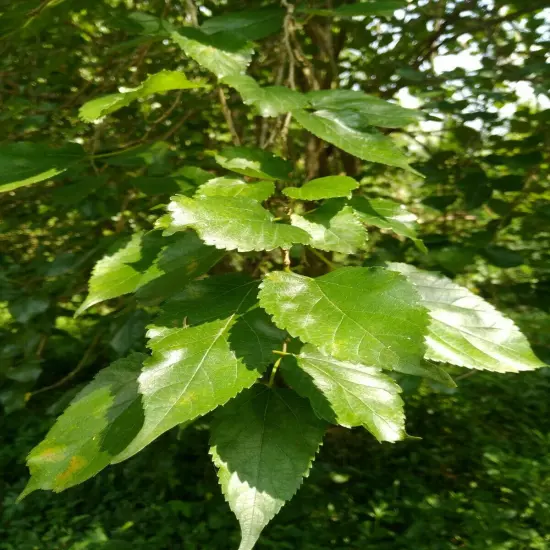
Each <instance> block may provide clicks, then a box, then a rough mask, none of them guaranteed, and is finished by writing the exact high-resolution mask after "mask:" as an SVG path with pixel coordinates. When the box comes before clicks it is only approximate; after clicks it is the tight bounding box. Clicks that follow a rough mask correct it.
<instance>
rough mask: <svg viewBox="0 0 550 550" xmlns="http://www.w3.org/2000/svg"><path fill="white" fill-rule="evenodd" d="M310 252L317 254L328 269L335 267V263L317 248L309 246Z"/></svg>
mask: <svg viewBox="0 0 550 550" xmlns="http://www.w3.org/2000/svg"><path fill="white" fill-rule="evenodd" d="M310 250H311V252H312V253H313V254H314V255H315V256H317V258H319V259H320V260H321V261H322V262H323V263H324V264H326V265H327V266H328V267H330V269H337V266H336V264H335V263H333V262H331V261H330V260H329V259H328V258H325V256H323V255H322V254H321V253H320V252H319V251H318V250H316V249H315V248H310Z"/></svg>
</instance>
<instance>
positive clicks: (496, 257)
mask: <svg viewBox="0 0 550 550" xmlns="http://www.w3.org/2000/svg"><path fill="white" fill-rule="evenodd" d="M483 255H484V256H485V258H486V259H487V261H488V262H489V263H490V264H491V265H496V266H497V267H501V268H510V267H517V266H518V265H522V264H523V263H525V260H524V259H523V256H522V255H521V254H520V253H519V252H518V251H517V250H512V249H510V248H506V247H505V246H499V245H496V244H491V245H489V246H487V247H485V249H484V250H483Z"/></svg>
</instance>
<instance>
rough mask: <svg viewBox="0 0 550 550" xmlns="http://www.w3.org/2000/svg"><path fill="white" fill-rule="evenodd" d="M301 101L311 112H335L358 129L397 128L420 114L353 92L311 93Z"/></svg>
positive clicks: (319, 91)
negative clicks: (312, 110)
mask: <svg viewBox="0 0 550 550" xmlns="http://www.w3.org/2000/svg"><path fill="white" fill-rule="evenodd" d="M305 97H306V98H307V99H308V100H309V102H310V104H311V106H312V107H313V108H314V109H315V110H325V109H326V110H328V111H337V112H338V114H339V116H340V117H341V118H342V117H343V118H345V119H346V120H347V121H348V122H351V124H350V125H351V126H352V127H354V128H357V129H361V128H364V127H367V126H381V127H383V128H400V127H402V126H407V125H408V124H411V123H413V122H416V121H417V120H418V119H419V118H420V116H421V115H420V113H418V112H417V111H413V110H412V109H405V108H404V107H401V106H400V105H396V104H395V103H390V102H388V101H384V100H383V99H380V98H378V97H373V96H370V95H367V94H364V93H363V92H359V91H355V90H314V91H312V92H308V93H307V94H306V95H305Z"/></svg>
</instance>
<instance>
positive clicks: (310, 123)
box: [293, 110, 417, 173]
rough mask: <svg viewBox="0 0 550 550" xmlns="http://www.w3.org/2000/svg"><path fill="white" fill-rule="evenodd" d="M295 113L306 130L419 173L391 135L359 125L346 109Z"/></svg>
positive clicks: (363, 156)
mask: <svg viewBox="0 0 550 550" xmlns="http://www.w3.org/2000/svg"><path fill="white" fill-rule="evenodd" d="M342 113H343V114H342ZM293 115H294V118H295V119H296V120H297V121H298V123H299V124H300V125H301V126H303V127H304V128H305V129H306V130H308V131H309V132H311V133H312V134H314V135H316V136H317V137H319V138H321V139H323V140H325V141H328V142H329V143H332V144H333V145H336V147H339V148H340V149H342V150H343V151H346V153H349V154H350V155H354V156H356V157H358V158H360V159H363V160H367V161H370V162H379V163H381V164H387V165H388V166H397V167H399V168H403V169H405V170H409V171H410V172H414V173H417V172H416V171H415V170H414V169H412V168H411V167H410V166H409V162H408V160H407V157H406V156H405V155H404V154H403V153H402V152H401V150H400V149H399V148H398V147H397V146H396V145H395V144H394V143H393V141H392V140H391V139H390V138H389V137H387V136H385V135H383V134H381V133H380V132H379V131H378V130H376V129H375V128H370V129H367V128H365V129H363V128H361V129H357V128H356V127H354V124H355V122H354V121H355V119H353V120H350V117H349V116H348V115H347V112H345V111H341V112H340V111H328V110H319V111H314V112H311V113H310V112H307V111H301V110H297V111H294V112H293Z"/></svg>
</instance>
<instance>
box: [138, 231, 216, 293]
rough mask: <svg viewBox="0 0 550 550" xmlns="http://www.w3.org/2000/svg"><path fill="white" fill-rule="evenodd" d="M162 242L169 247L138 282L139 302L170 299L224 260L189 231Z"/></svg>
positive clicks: (211, 247) (163, 249)
mask: <svg viewBox="0 0 550 550" xmlns="http://www.w3.org/2000/svg"><path fill="white" fill-rule="evenodd" d="M163 241H165V242H167V243H168V244H167V245H166V246H164V247H163V248H162V250H161V252H160V254H159V255H158V256H157V258H156V259H155V261H154V262H153V264H152V265H151V267H150V268H148V269H147V271H146V272H145V273H144V275H143V277H142V278H141V279H140V281H139V285H138V287H137V289H136V297H137V298H138V299H139V300H153V299H154V300H158V299H165V298H167V297H168V296H171V295H172V294H174V292H178V291H180V290H181V289H182V288H183V287H185V285H187V283H189V282H190V281H192V280H193V279H196V278H197V277H199V276H200V275H203V274H204V273H206V272H207V271H208V270H209V269H210V268H211V267H213V266H214V265H215V264H217V263H218V262H219V261H220V260H221V259H222V258H223V256H224V253H223V252H222V251H220V250H218V249H216V248H214V247H213V246H206V245H205V244H204V243H203V242H202V241H201V239H199V237H197V235H195V233H193V232H191V231H189V232H186V233H184V234H181V235H174V237H172V238H170V239H166V237H163Z"/></svg>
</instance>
